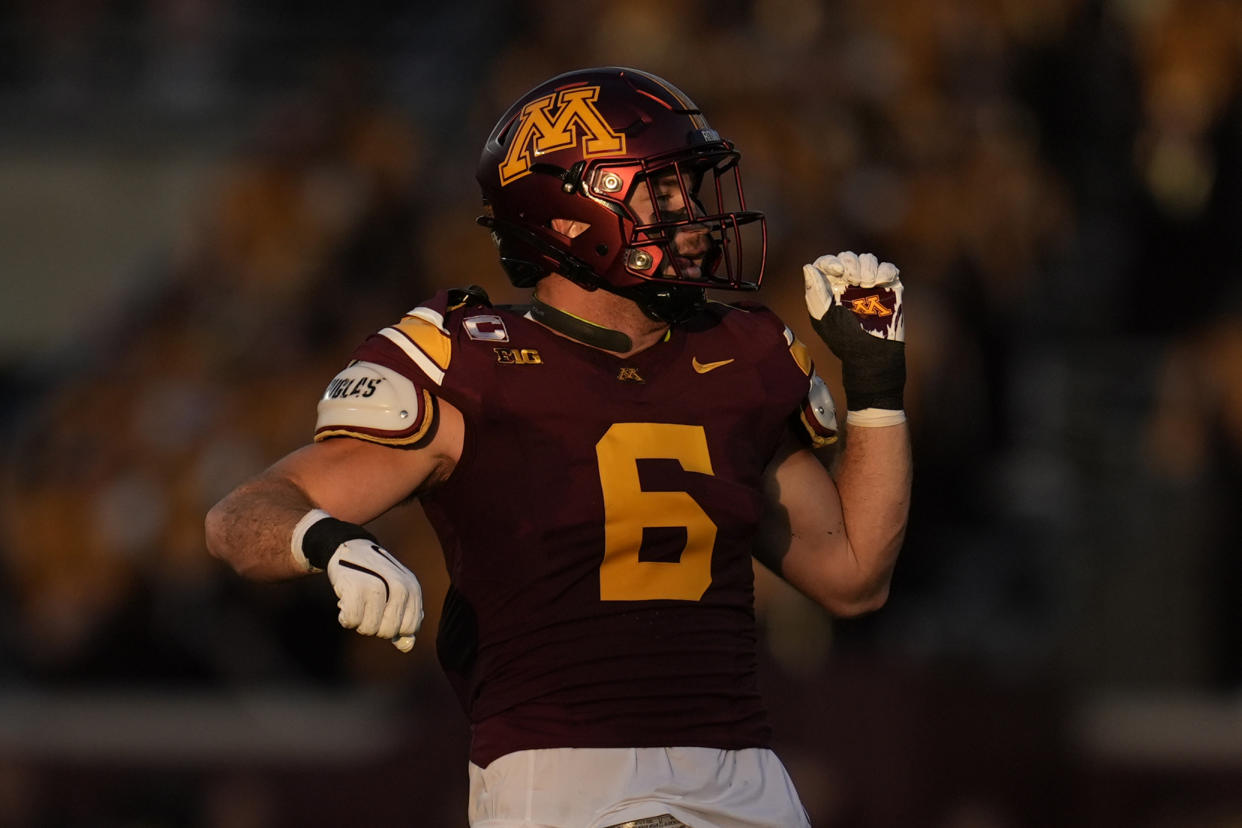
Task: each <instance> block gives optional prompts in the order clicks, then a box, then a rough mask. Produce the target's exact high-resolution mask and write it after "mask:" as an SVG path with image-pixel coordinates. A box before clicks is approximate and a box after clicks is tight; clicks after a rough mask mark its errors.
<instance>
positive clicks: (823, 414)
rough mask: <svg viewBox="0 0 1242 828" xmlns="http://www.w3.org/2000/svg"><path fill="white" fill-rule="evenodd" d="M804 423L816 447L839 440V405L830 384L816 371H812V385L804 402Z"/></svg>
mask: <svg viewBox="0 0 1242 828" xmlns="http://www.w3.org/2000/svg"><path fill="white" fill-rule="evenodd" d="M802 424H803V425H804V426H805V427H806V431H807V436H808V437H810V439H811V445H813V446H815V447H816V448H820V447H822V446H830V445H832V444H833V443H835V442H836V441H837V431H838V427H837V407H836V405H835V404H834V403H833V401H832V392H830V391H829V390H828V385H827V384H826V383H825V382H824V381H823V380H822V379H820V377H819V374H818V373H816V372H814V371H812V372H811V386H810V388H809V390H808V391H807V395H806V399H805V400H804V401H803V403H802Z"/></svg>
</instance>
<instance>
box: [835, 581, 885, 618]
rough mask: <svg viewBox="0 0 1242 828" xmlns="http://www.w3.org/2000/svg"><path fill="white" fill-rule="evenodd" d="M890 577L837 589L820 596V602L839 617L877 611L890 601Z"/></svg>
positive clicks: (857, 615) (852, 616)
mask: <svg viewBox="0 0 1242 828" xmlns="http://www.w3.org/2000/svg"><path fill="white" fill-rule="evenodd" d="M889 583H890V579H889V578H888V577H887V576H885V577H884V578H882V579H880V580H878V581H875V582H872V583H867V584H857V585H854V586H852V587H850V588H848V589H837V590H833V591H832V592H831V593H829V594H826V595H822V596H820V599H819V603H820V604H821V605H822V606H823V607H824V609H826V610H828V612H830V613H832V614H833V615H834V616H836V617H837V618H857V617H859V616H860V615H867V614H868V613H872V612H875V611H876V610H878V609H880V608H881V607H883V606H884V605H885V604H886V603H888V593H889Z"/></svg>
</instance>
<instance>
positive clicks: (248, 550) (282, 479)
mask: <svg viewBox="0 0 1242 828" xmlns="http://www.w3.org/2000/svg"><path fill="white" fill-rule="evenodd" d="M434 409H435V418H436V419H435V421H434V423H433V424H432V425H434V431H433V432H431V433H429V434H428V439H427V441H426V444H425V445H419V446H418V447H413V448H396V447H390V446H386V445H381V444H376V443H372V442H367V441H365V440H361V439H354V438H351V437H337V438H334V439H326V440H323V441H321V442H316V443H312V444H310V445H307V446H304V447H303V448H301V449H298V450H297V451H295V452H293V453H292V454H289V455H287V456H286V457H284V458H283V459H281V460H279V461H278V462H277V463H275V464H274V465H273V466H272V467H270V468H269V469H267V470H266V471H264V472H262V473H261V474H259V475H257V476H255V477H254V478H252V479H250V480H248V481H246V482H245V483H243V484H241V485H240V486H238V487H237V488H236V489H234V490H233V491H232V492H230V493H229V494H228V495H227V496H225V497H224V498H223V499H222V500H221V501H220V502H219V503H217V504H216V505H215V506H214V507H213V508H212V509H211V511H210V512H208V514H207V519H206V537H207V547H208V550H209V551H210V552H211V554H212V555H214V556H216V557H217V558H220V559H221V560H224V561H226V562H227V563H229V564H230V565H231V566H232V567H233V568H234V569H235V570H236V571H237V572H238V573H240V574H242V575H244V576H245V577H247V578H252V579H255V580H279V579H284V578H292V577H295V576H298V575H305V574H307V573H308V572H315V571H319V570H327V572H328V576H329V578H330V579H331V580H332V583H333V587H334V589H335V591H336V592H337V595H338V597H339V598H340V599H341V600H340V609H341V615H340V622H341V624H342V626H345V627H347V628H349V629H355V630H357V631H358V632H360V633H362V634H365V635H378V636H380V637H383V638H390V639H393V640H394V642H395V643H397V646H398V647H399V648H400V649H402V650H408V649H409V648H410V646H412V645H413V632H414V631H416V630H417V627H418V624H419V623H420V622H421V620H422V597H421V590H420V588H419V586H418V581H417V579H416V578H415V577H414V575H413V574H412V573H410V572H409V571H408V570H406V569H405V567H404V566H402V565H401V564H400V562H399V561H398V560H396V559H395V558H394V557H393V556H392V555H391V553H389V552H388V551H387V550H385V549H383V548H382V547H381V546H379V544H378V542H377V541H376V539H375V538H374V537H373V536H372V535H371V534H370V533H369V532H367V531H366V530H365V529H363V528H362V524H365V523H367V522H369V521H371V520H373V519H375V518H376V517H378V516H380V515H381V514H383V513H384V512H386V511H388V510H389V509H391V508H392V507H393V506H395V505H397V504H399V503H401V502H403V501H404V500H406V499H408V498H409V497H411V496H413V495H417V494H419V493H420V492H422V491H425V490H426V489H428V488H430V487H433V486H435V485H436V484H437V483H439V482H440V481H442V480H444V479H445V478H447V477H448V475H449V474H450V473H451V471H452V469H453V466H454V464H455V463H456V461H457V458H458V457H459V456H460V453H461V443H462V434H463V427H462V418H461V414H460V413H459V412H458V411H457V410H456V409H455V408H453V407H452V406H451V405H448V404H447V403H443V402H441V403H439V404H438V405H435V406H434ZM321 410H322V407H321ZM316 547H318V551H316ZM381 587H382V592H380V589H379V588H381ZM381 596H382V597H381Z"/></svg>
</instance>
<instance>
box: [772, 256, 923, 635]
mask: <svg viewBox="0 0 1242 828" xmlns="http://www.w3.org/2000/svg"><path fill="white" fill-rule="evenodd" d="M804 277H805V283H806V293H807V297H806V298H807V309H808V311H809V312H810V314H811V320H812V324H813V326H814V327H815V330H816V332H817V333H819V334H820V336H821V337H822V338H823V339H824V341H825V342H826V343H827V344H828V346H829V347H830V348H831V349H832V351H833V353H834V354H836V355H837V356H838V357H839V358H840V359H841V361H842V369H843V370H842V374H843V377H844V381H845V392H846V397H847V404H848V407H849V413H848V416H847V423H848V425H849V431H848V435H847V439H846V441H845V447H844V450H843V451H842V452H841V455H840V457H839V458H838V460H837V465H836V468H835V471H834V473H833V474H829V472H828V470H827V468H826V467H825V466H824V465H823V464H822V463H821V462H820V461H819V459H818V458H817V457H816V456H815V455H814V454H813V453H812V452H811V451H810V450H808V449H802V448H798V447H797V446H796V445H793V444H792V443H791V444H790V445H788V446H787V447H786V448H785V449H784V450H783V451H782V452H780V453H779V454H778V455H777V456H776V457H775V458H774V459H773V461H772V463H771V464H770V465H769V467H768V470H767V474H766V477H765V497H766V499H767V503H768V508H767V516H766V518H765V521H764V525H763V527H762V531H761V547H760V552H759V557H760V560H762V561H763V562H764V563H765V564H767V565H768V566H769V567H771V568H772V569H774V570H775V571H776V572H778V573H779V574H781V575H782V576H783V577H784V578H786V579H787V580H788V581H789V582H790V583H792V584H793V585H794V586H795V587H797V588H798V589H799V590H801V591H802V592H804V593H805V594H807V595H808V596H810V597H811V598H812V599H814V600H815V601H817V602H818V603H820V604H821V605H822V606H824V607H825V608H827V609H828V610H829V611H831V612H834V613H836V614H840V615H857V614H859V613H862V612H868V611H871V610H874V609H877V608H878V607H880V606H881V605H883V603H884V601H885V600H886V599H887V596H888V587H889V583H890V581H891V578H892V573H893V568H894V566H895V565H896V562H897V554H898V552H899V551H900V549H901V544H902V541H903V540H904V537H905V528H906V521H907V517H908V514H909V506H910V486H911V480H912V463H911V452H910V435H909V429H908V426H907V425H906V421H905V420H906V418H905V412H904V410H903V407H902V406H903V403H902V389H903V387H904V384H905V341H904V340H905V320H904V309H903V308H902V304H901V293H902V286H901V282H900V280H899V279H898V271H897V268H896V267H894V266H893V265H892V264H889V263H888V262H884V263H880V262H879V261H878V260H877V259H876V257H875V256H872V255H870V254H864V255H863V256H861V257H860V256H856V255H855V254H853V253H849V252H847V253H841V254H839V255H838V256H821V257H820V258H819V259H817V260H816V262H815V263H814V264H811V265H807V266H806V268H805V269H804ZM829 404H830V403H829Z"/></svg>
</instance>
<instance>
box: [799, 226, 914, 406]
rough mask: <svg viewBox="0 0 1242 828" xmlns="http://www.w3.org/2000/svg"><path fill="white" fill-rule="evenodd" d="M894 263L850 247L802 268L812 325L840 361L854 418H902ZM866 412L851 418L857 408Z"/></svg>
mask: <svg viewBox="0 0 1242 828" xmlns="http://www.w3.org/2000/svg"><path fill="white" fill-rule="evenodd" d="M898 272H899V271H898V270H897V267H896V265H894V264H892V263H891V262H880V261H879V260H878V259H877V258H876V257H875V256H874V255H872V254H871V253H864V254H862V255H861V256H859V255H857V254H855V253H853V252H851V251H849V250H847V251H844V252H842V253H838V254H837V255H835V256H820V257H819V258H818V259H816V260H815V261H814V262H813V263H812V264H808V265H803V266H802V277H803V281H804V284H805V288H806V308H807V311H809V312H810V314H811V326H812V327H813V328H814V329H815V332H816V333H818V334H819V336H820V338H821V339H823V340H824V342H825V343H826V344H827V345H828V347H829V348H830V349H831V350H832V352H833V353H834V354H836V356H837V358H838V359H840V360H841V380H842V384H843V385H844V386H845V397H846V404H847V407H848V409H849V411H850V412H851V416H850V418H849V421H850V422H853V423H858V424H864V425H865V424H874V425H881V424H889V423H890V422H891V421H894V420H895V419H904V414H902V415H901V416H900V417H899V418H898V417H896V415H890V414H878V415H877V414H875V413H874V412H900V411H901V410H902V409H903V406H904V403H903V394H902V392H903V389H904V386H905V382H906V355H905V341H906V318H905V310H904V309H903V308H902V305H901V293H902V284H901V279H899V278H898ZM862 411H867V412H870V413H869V414H868V415H867V416H865V417H861V416H853V415H854V414H855V413H856V412H862Z"/></svg>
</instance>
